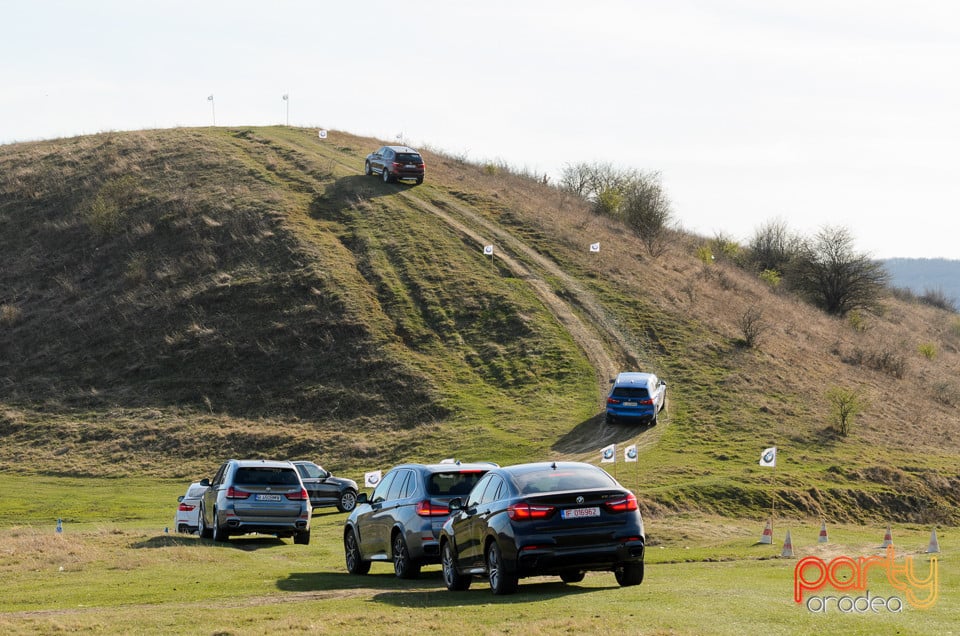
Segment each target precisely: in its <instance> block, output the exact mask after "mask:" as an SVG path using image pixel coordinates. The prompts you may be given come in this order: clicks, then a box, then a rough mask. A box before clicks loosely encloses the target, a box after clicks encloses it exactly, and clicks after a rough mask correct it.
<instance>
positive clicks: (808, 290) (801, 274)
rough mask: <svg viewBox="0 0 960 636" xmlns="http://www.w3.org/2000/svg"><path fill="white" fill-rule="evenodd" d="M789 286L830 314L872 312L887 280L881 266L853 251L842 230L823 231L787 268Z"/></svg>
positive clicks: (840, 228) (844, 229)
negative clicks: (861, 310)
mask: <svg viewBox="0 0 960 636" xmlns="http://www.w3.org/2000/svg"><path fill="white" fill-rule="evenodd" d="M788 270H789V276H788V282H789V284H790V286H791V287H792V288H794V289H796V290H797V291H799V292H800V293H801V294H803V295H805V296H806V297H807V298H808V299H809V300H810V301H811V302H812V303H813V304H815V305H817V306H818V307H820V308H821V309H823V310H824V311H826V312H827V313H829V314H833V315H836V316H844V315H846V313H847V312H848V311H851V310H853V309H867V310H870V309H874V308H875V307H876V304H877V302H878V301H879V299H880V296H881V295H882V293H883V290H884V288H885V286H886V284H887V281H888V279H889V276H888V274H887V272H886V270H885V269H884V268H883V265H882V264H881V263H879V262H877V261H874V260H871V259H870V258H869V257H868V256H866V255H865V254H858V253H857V252H855V251H854V249H853V237H852V236H851V234H850V232H849V230H847V229H846V228H842V227H829V226H828V227H824V228H823V229H822V230H820V232H819V233H818V234H817V236H816V237H815V238H814V239H813V240H812V241H809V242H807V243H805V244H804V245H803V246H802V247H801V249H800V250H799V253H798V255H797V256H795V257H794V258H793V259H792V260H791V265H790V267H789V268H788Z"/></svg>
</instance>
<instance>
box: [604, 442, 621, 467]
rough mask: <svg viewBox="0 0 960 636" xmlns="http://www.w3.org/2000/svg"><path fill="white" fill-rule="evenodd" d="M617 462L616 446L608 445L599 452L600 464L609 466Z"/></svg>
mask: <svg viewBox="0 0 960 636" xmlns="http://www.w3.org/2000/svg"><path fill="white" fill-rule="evenodd" d="M616 461H617V445H616V444H610V445H609V446H604V447H603V448H602V449H601V450H600V463H601V464H609V463H611V462H616Z"/></svg>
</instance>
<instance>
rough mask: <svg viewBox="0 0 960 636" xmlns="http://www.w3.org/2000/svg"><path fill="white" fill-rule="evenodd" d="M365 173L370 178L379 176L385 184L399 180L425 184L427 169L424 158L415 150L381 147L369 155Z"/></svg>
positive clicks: (405, 147) (401, 147) (364, 167)
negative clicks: (374, 175)
mask: <svg viewBox="0 0 960 636" xmlns="http://www.w3.org/2000/svg"><path fill="white" fill-rule="evenodd" d="M363 172H364V173H365V174H366V175H367V176H369V175H372V174H378V175H380V177H381V178H382V179H383V182H384V183H390V182H391V181H396V180H397V179H414V180H416V182H417V183H423V175H424V173H425V172H426V169H425V167H424V164H423V157H421V156H420V153H419V152H417V151H416V150H414V149H413V148H408V147H407V146H381V147H380V149H379V150H377V151H376V152H372V153H370V154H369V155H367V160H366V162H365V163H364V166H363Z"/></svg>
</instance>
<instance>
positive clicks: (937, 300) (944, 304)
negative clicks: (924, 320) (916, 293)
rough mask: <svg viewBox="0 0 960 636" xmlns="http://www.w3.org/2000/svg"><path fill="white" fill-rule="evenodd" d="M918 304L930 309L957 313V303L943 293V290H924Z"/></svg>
mask: <svg viewBox="0 0 960 636" xmlns="http://www.w3.org/2000/svg"><path fill="white" fill-rule="evenodd" d="M920 302H922V303H923V304H925V305H930V306H931V307H936V308H938V309H943V310H946V311H953V312H956V311H957V301H956V300H955V299H953V298H951V297H949V296H947V295H946V293H944V291H943V289H939V288H938V289H925V290H924V291H923V293H922V294H921V295H920Z"/></svg>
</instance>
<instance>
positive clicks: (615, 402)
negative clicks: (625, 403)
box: [607, 397, 620, 404]
mask: <svg viewBox="0 0 960 636" xmlns="http://www.w3.org/2000/svg"><path fill="white" fill-rule="evenodd" d="M607 404H620V400H618V399H617V398H612V397H608V398H607Z"/></svg>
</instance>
